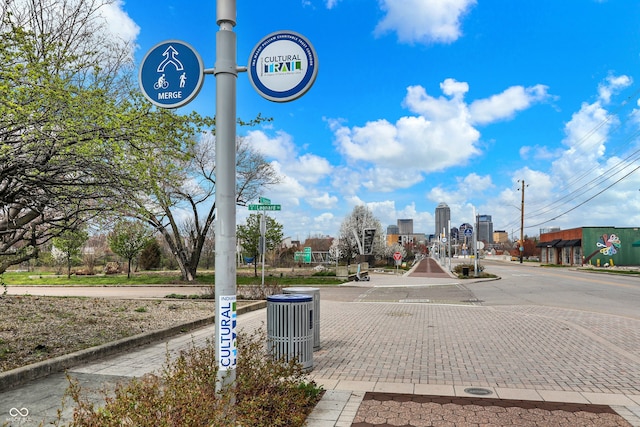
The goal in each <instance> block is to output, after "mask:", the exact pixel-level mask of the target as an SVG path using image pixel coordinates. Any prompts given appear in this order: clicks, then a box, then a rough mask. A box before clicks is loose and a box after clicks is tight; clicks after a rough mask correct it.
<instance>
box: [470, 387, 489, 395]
mask: <svg viewBox="0 0 640 427" xmlns="http://www.w3.org/2000/svg"><path fill="white" fill-rule="evenodd" d="M464 392H465V393H469V394H474V395H476V396H488V395H490V394H493V392H492V391H491V390H488V389H486V388H480V387H471V388H465V389H464Z"/></svg>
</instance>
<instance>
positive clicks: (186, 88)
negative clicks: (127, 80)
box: [138, 40, 204, 108]
mask: <svg viewBox="0 0 640 427" xmlns="http://www.w3.org/2000/svg"><path fill="white" fill-rule="evenodd" d="M203 81H204V66H203V65H202V58H200V55H199V54H198V52H196V51H195V49H193V48H192V47H191V46H190V45H189V44H187V43H185V42H182V41H179V40H167V41H164V42H161V43H158V44H157V45H155V46H154V47H152V48H151V50H149V52H147V54H146V55H145V57H144V59H143V60H142V65H141V66H140V72H139V74H138V82H139V83H140V88H141V89H142V93H143V94H144V96H145V97H146V98H147V99H148V100H149V101H151V102H152V103H153V104H154V105H156V106H158V107H161V108H178V107H181V106H183V105H185V104H187V103H188V102H189V101H191V100H192V99H193V98H195V96H196V95H197V94H198V92H200V88H201V87H202V83H203Z"/></svg>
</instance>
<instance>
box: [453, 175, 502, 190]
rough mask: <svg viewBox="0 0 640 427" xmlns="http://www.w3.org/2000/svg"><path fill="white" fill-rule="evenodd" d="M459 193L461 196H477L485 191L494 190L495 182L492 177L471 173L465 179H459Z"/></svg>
mask: <svg viewBox="0 0 640 427" xmlns="http://www.w3.org/2000/svg"><path fill="white" fill-rule="evenodd" d="M457 182H458V191H459V192H460V194H475V195H477V194H478V193H482V192H483V191H485V190H488V189H490V188H493V187H494V185H493V182H492V180H491V176H489V175H485V176H480V175H478V174H476V173H470V174H469V175H467V176H465V177H464V178H459V179H458V180H457Z"/></svg>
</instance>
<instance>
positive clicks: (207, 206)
mask: <svg viewBox="0 0 640 427" xmlns="http://www.w3.org/2000/svg"><path fill="white" fill-rule="evenodd" d="M265 120H267V119H263V118H262V117H260V116H258V117H257V118H256V119H255V120H253V121H251V122H249V123H245V122H240V124H241V125H255V124H258V123H261V122H263V121H265ZM192 143H193V144H192V146H191V147H190V150H189V152H188V154H187V155H186V156H184V157H183V158H182V159H181V161H179V162H176V163H175V166H176V167H175V169H173V170H172V172H173V175H167V174H166V171H163V172H162V174H148V176H147V180H146V181H145V184H144V185H143V186H144V187H145V188H147V189H149V190H147V191H146V193H144V194H142V193H141V194H140V195H139V197H138V198H137V199H136V200H135V201H136V203H137V205H138V211H137V216H138V218H140V219H144V220H146V221H147V222H148V223H149V224H150V225H151V226H152V227H154V228H155V229H156V230H158V231H159V232H160V233H161V235H162V236H163V238H164V240H165V241H166V243H167V244H168V246H169V247H170V249H171V252H172V253H173V255H174V256H175V257H176V260H177V262H178V266H179V268H180V271H181V273H182V278H183V280H187V281H192V280H194V279H195V277H196V273H197V269H198V263H199V262H200V257H201V255H202V251H203V249H204V247H205V244H206V243H207V238H208V237H209V236H210V234H211V231H212V226H213V224H214V220H215V214H216V203H215V189H216V165H215V151H216V150H215V137H214V134H213V132H207V133H205V134H203V135H202V136H201V138H200V139H199V140H198V141H197V142H194V141H192ZM236 153H237V154H236V176H237V178H236V203H238V204H239V205H246V203H247V202H248V201H249V200H254V199H256V198H257V197H258V194H259V192H260V191H263V189H264V188H265V186H268V185H270V184H274V183H277V182H278V180H279V178H278V176H277V175H276V173H275V170H274V169H273V167H272V166H271V164H269V163H268V162H267V161H266V160H265V159H264V157H263V156H262V155H261V154H260V153H259V152H257V151H256V150H255V149H253V148H252V147H251V146H250V145H249V144H248V143H247V141H246V140H245V139H243V138H238V140H237V144H236ZM185 217H187V218H188V219H187V220H181V218H185Z"/></svg>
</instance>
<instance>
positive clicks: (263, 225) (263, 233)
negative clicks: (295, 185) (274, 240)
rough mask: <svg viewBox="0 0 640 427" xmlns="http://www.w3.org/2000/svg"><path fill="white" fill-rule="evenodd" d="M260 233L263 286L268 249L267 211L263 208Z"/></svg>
mask: <svg viewBox="0 0 640 427" xmlns="http://www.w3.org/2000/svg"><path fill="white" fill-rule="evenodd" d="M260 235H261V236H262V241H261V242H260V252H261V253H262V254H261V255H262V282H261V283H262V286H264V253H265V252H266V249H267V222H266V218H265V211H264V209H263V210H262V221H261V222H260Z"/></svg>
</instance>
